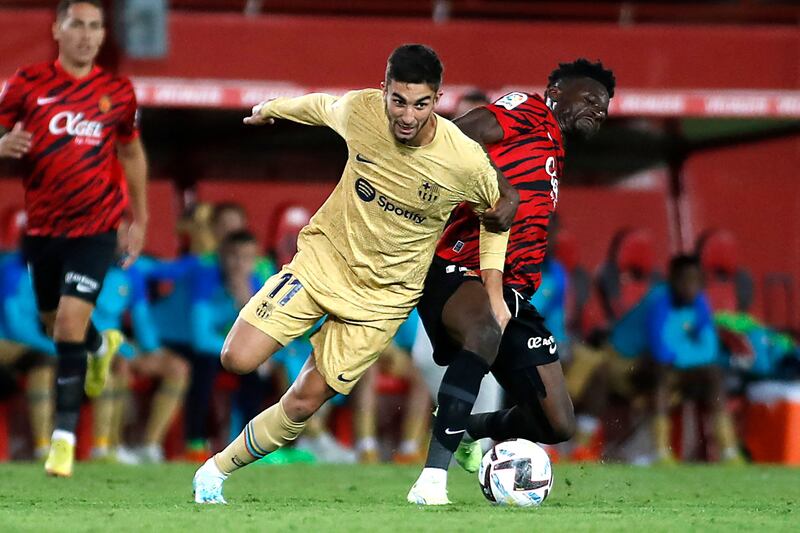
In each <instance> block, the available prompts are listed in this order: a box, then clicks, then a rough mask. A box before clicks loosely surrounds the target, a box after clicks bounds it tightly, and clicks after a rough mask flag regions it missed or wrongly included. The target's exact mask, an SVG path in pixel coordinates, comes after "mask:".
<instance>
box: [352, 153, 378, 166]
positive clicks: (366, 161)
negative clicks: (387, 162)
mask: <svg viewBox="0 0 800 533" xmlns="http://www.w3.org/2000/svg"><path fill="white" fill-rule="evenodd" d="M356 161H359V162H361V163H367V164H369V165H374V164H375V163H373V162H372V161H370V160H369V159H367V158H366V157H364V156H363V155H361V154H356Z"/></svg>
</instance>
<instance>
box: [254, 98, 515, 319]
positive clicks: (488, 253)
mask: <svg viewBox="0 0 800 533" xmlns="http://www.w3.org/2000/svg"><path fill="white" fill-rule="evenodd" d="M261 114H262V115H263V116H265V117H272V118H280V119H287V120H292V121H294V122H299V123H301V124H309V125H317V126H323V125H324V126H329V127H330V128H332V129H333V130H335V131H336V132H337V133H338V134H339V135H341V136H342V137H343V138H344V140H345V141H346V143H347V148H348V151H349V155H348V159H347V164H346V165H345V168H344V171H343V172H342V177H341V179H340V180H339V183H338V184H337V185H336V188H335V189H334V190H333V192H332V193H331V195H330V197H329V198H328V199H327V201H326V202H325V204H324V205H323V206H322V207H321V208H320V209H319V211H317V213H316V214H315V215H314V216H313V218H312V219H311V221H310V222H309V224H308V226H306V227H305V228H304V229H303V230H302V231H301V232H300V236H299V237H298V241H297V247H298V253H297V255H296V256H295V258H294V259H293V261H292V263H291V264H290V265H289V270H291V271H292V272H294V273H295V274H296V275H297V277H298V278H299V279H300V280H301V281H302V282H303V285H304V286H306V287H307V288H308V289H310V290H312V291H313V293H314V294H315V297H316V298H317V299H318V300H319V303H320V305H322V306H323V307H324V308H326V310H327V311H328V312H329V313H330V314H332V315H335V316H337V317H339V318H340V319H342V320H369V319H376V318H383V317H398V316H405V315H406V314H408V313H409V312H410V310H411V309H412V308H413V307H414V306H415V305H416V303H417V301H418V300H419V297H420V296H421V293H422V288H423V284H424V281H425V276H426V274H427V272H428V268H429V267H430V263H431V260H432V258H433V254H434V251H435V248H436V242H437V241H438V239H439V237H440V236H441V234H442V231H443V229H444V225H445V223H446V222H447V220H448V218H449V216H450V213H451V212H452V211H453V209H455V207H456V206H458V205H459V204H460V203H462V202H465V201H466V202H469V203H470V204H471V205H473V206H474V208H475V210H476V212H478V213H482V212H483V211H484V210H485V209H487V208H489V207H491V206H492V205H493V204H494V202H495V201H496V200H497V199H498V197H499V191H498V185H497V174H496V172H495V170H494V168H493V167H492V165H491V163H490V161H489V158H488V156H487V155H486V153H485V152H484V150H483V148H482V147H481V146H480V145H479V144H478V143H476V142H475V141H473V140H471V139H470V138H468V137H467V136H466V135H464V134H463V133H462V132H461V130H459V129H458V127H457V126H456V125H455V124H453V123H452V122H450V121H449V120H447V119H445V118H443V117H440V116H438V115H437V117H436V118H437V124H436V133H435V136H434V138H433V141H432V142H430V143H429V144H427V145H425V146H407V145H404V144H402V143H399V142H397V141H396V139H395V137H394V135H392V132H391V131H390V127H389V120H388V118H387V117H386V114H385V111H384V101H383V96H382V93H381V91H379V90H376V89H367V90H362V91H353V92H349V93H347V94H345V95H344V96H342V97H340V98H336V97H334V96H330V95H327V94H308V95H305V96H301V97H299V98H278V99H275V100H272V101H270V102H268V103H266V104H265V105H264V106H263V107H262V109H261ZM507 241H508V233H503V234H493V233H489V232H488V231H485V230H482V231H481V268H484V269H488V268H492V269H497V270H502V269H503V264H504V262H505V254H506V244H507ZM376 315H377V316H376Z"/></svg>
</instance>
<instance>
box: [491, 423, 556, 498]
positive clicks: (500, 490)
mask: <svg viewBox="0 0 800 533" xmlns="http://www.w3.org/2000/svg"><path fill="white" fill-rule="evenodd" d="M478 482H479V483H480V485H481V492H483V495H484V496H486V499H487V500H489V501H490V502H492V503H494V504H497V505H510V506H518V507H531V506H532V507H537V506H539V505H541V504H542V502H544V500H545V499H547V496H548V495H549V494H550V491H551V490H552V488H553V468H552V467H551V465H550V458H549V457H548V455H547V452H546V451H544V450H543V449H542V448H541V447H540V446H537V445H536V444H534V443H532V442H530V441H527V440H523V439H510V440H507V441H504V442H500V443H498V444H495V445H494V446H492V447H491V448H490V449H489V451H487V452H486V454H485V455H484V456H483V460H482V461H481V468H480V470H478Z"/></svg>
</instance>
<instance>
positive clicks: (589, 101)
mask: <svg viewBox="0 0 800 533" xmlns="http://www.w3.org/2000/svg"><path fill="white" fill-rule="evenodd" d="M547 96H548V97H549V98H550V99H551V100H553V101H554V102H556V107H555V115H556V118H557V119H558V123H559V125H560V126H561V128H562V130H563V131H564V133H567V134H576V135H579V136H581V137H583V138H587V139H588V138H589V137H591V136H593V135H594V134H596V133H597V132H598V131H600V126H602V125H603V122H605V120H606V118H607V117H608V102H609V97H608V91H607V90H606V88H605V86H604V85H603V84H602V83H600V82H599V81H596V80H593V79H591V78H574V79H567V80H562V81H560V82H558V83H557V84H556V85H554V86H551V87H549V88H548V89H547Z"/></svg>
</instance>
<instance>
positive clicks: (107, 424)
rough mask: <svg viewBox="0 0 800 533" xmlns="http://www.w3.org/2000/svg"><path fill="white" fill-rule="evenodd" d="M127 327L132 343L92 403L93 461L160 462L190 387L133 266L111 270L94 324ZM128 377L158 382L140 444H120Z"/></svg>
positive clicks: (122, 243) (122, 242) (181, 362)
mask: <svg viewBox="0 0 800 533" xmlns="http://www.w3.org/2000/svg"><path fill="white" fill-rule="evenodd" d="M127 226H128V224H127V223H125V222H123V223H122V225H121V226H120V232H119V237H120V250H121V251H122V250H125V248H126V247H125V239H126V238H127V237H126V235H127ZM126 315H127V316H129V317H130V324H131V327H132V332H133V340H134V341H135V344H132V343H125V344H124V345H123V346H122V347H121V349H120V351H119V353H120V355H122V357H117V358H116V360H115V363H114V370H113V372H112V374H111V375H110V376H109V378H108V384H107V385H106V387H105V389H104V390H103V393H102V394H101V395H100V397H98V398H97V399H96V400H95V401H94V404H93V407H94V411H93V416H92V422H93V425H94V445H93V448H92V458H94V459H104V458H108V459H109V460H111V461H114V460H118V461H120V462H123V463H128V464H137V463H140V462H145V463H160V462H162V461H163V460H164V452H163V448H162V444H163V440H164V437H165V435H166V433H167V430H168V429H169V425H170V423H171V422H172V420H173V418H174V416H175V414H176V413H177V412H178V410H179V409H180V406H181V404H182V403H183V396H184V394H185V392H186V388H187V386H188V384H189V364H188V363H187V362H186V361H185V360H184V359H182V358H181V357H179V356H177V355H176V354H174V353H172V352H170V351H169V350H166V349H164V348H163V347H162V346H161V343H160V339H159V336H158V328H157V327H156V324H155V320H154V318H153V314H152V312H151V309H150V303H149V301H148V298H147V289H146V286H145V278H144V275H143V274H142V272H141V271H140V270H139V268H138V267H137V264H136V263H134V264H133V265H131V266H130V267H129V268H128V269H127V270H123V269H122V268H119V267H118V266H112V267H111V268H110V269H109V271H108V273H107V274H106V278H105V280H104V283H103V290H102V291H100V296H99V298H98V299H97V307H96V308H95V310H94V313H93V315H92V320H93V321H94V323H95V324H96V325H97V327H98V328H99V329H101V330H107V329H116V330H121V329H122V327H123V321H124V319H125V317H126ZM132 374H135V375H139V376H144V377H147V378H150V379H153V380H155V381H157V382H158V385H157V387H156V389H155V393H154V394H153V398H152V400H151V402H150V414H149V416H148V418H147V422H146V424H145V430H144V436H143V439H142V442H141V445H140V446H138V447H136V448H129V447H124V446H121V432H122V426H123V422H124V414H125V412H124V411H125V407H126V404H127V402H126V401H125V400H126V397H127V395H128V388H129V382H130V380H131V377H132Z"/></svg>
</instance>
